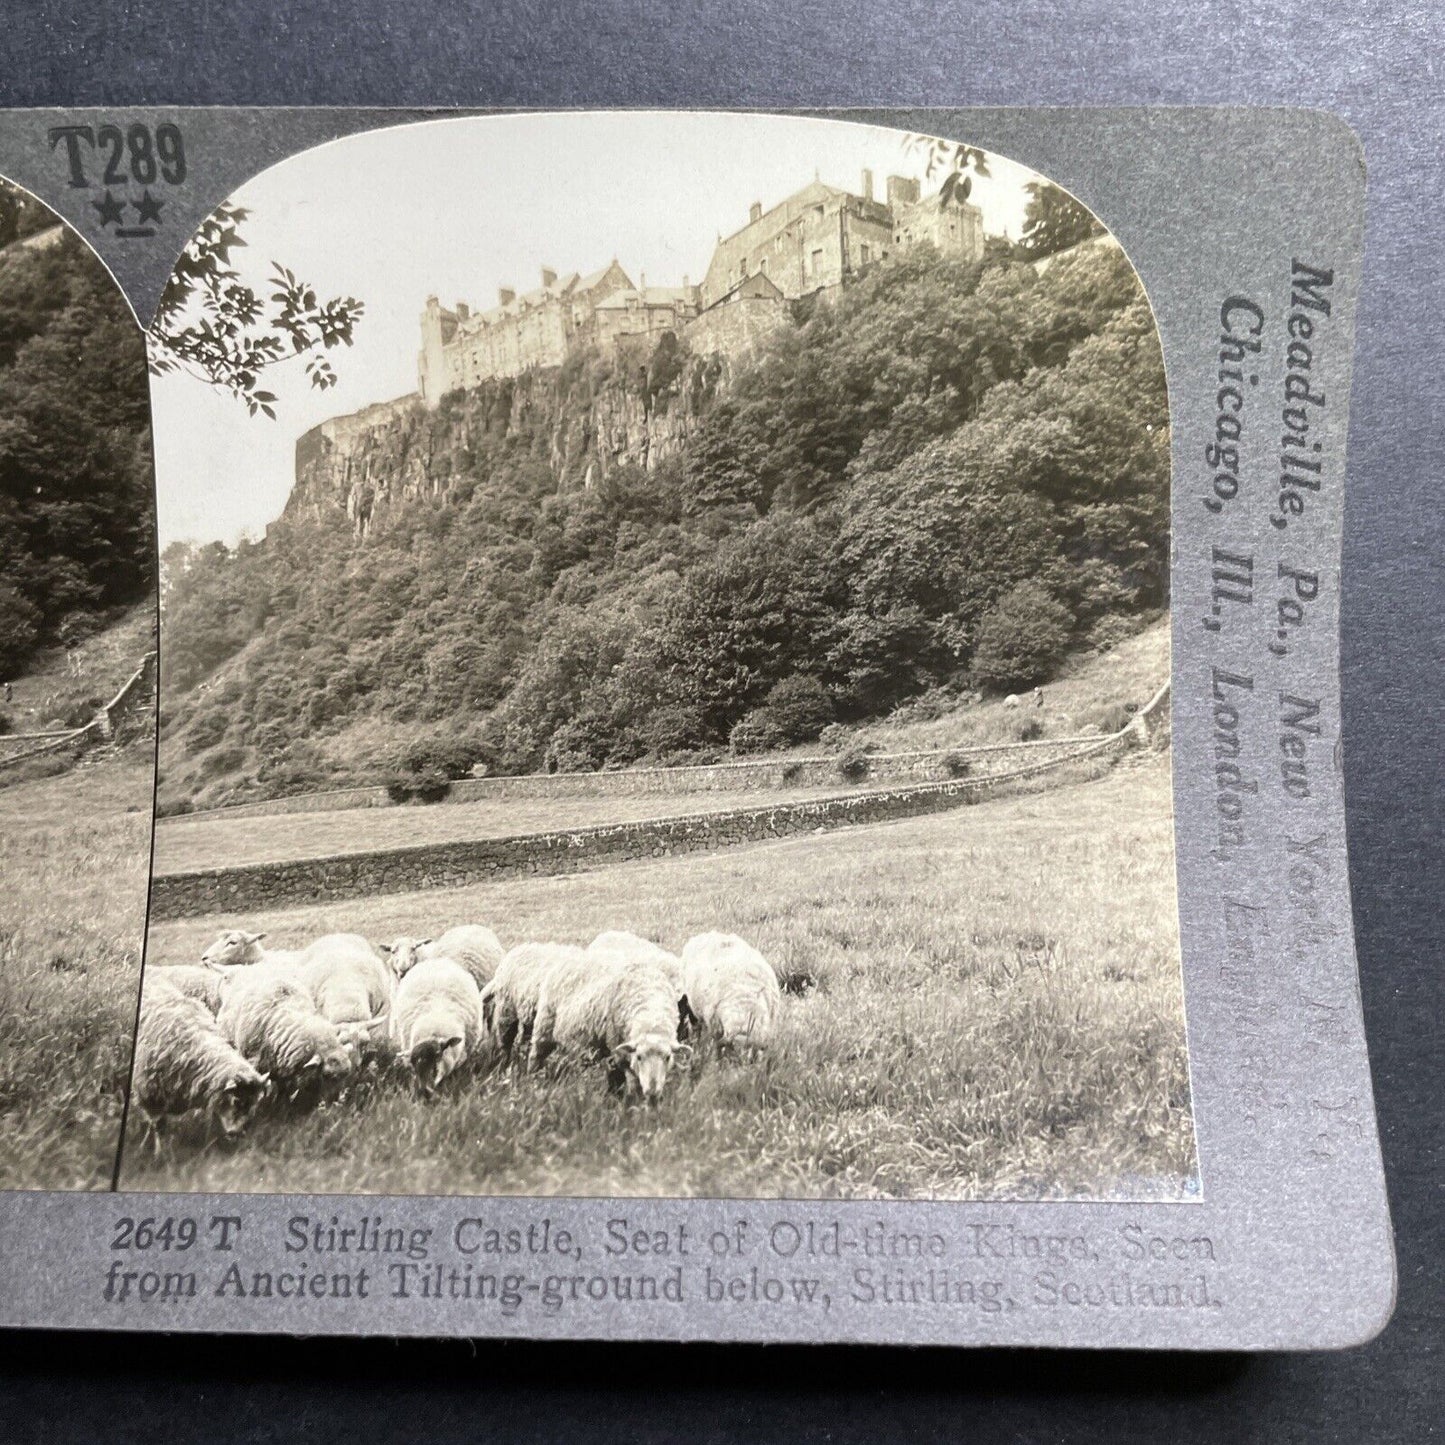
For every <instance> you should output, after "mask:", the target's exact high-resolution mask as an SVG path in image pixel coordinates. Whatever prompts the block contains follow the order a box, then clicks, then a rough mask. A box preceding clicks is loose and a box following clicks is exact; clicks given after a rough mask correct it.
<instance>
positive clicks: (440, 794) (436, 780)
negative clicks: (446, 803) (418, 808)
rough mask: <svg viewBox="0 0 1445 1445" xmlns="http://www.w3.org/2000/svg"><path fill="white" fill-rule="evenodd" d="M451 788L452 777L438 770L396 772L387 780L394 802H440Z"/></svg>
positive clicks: (389, 792)
mask: <svg viewBox="0 0 1445 1445" xmlns="http://www.w3.org/2000/svg"><path fill="white" fill-rule="evenodd" d="M451 790H452V783H451V779H450V778H448V777H446V776H445V775H444V774H442V773H437V772H424V773H394V774H393V775H392V776H391V777H390V778H389V779H387V782H386V796H387V797H388V798H390V799H391V801H392V802H393V803H440V802H441V801H442V799H443V798H445V797H446V796H447V794H448V793H450V792H451Z"/></svg>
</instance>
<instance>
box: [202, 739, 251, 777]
mask: <svg viewBox="0 0 1445 1445" xmlns="http://www.w3.org/2000/svg"><path fill="white" fill-rule="evenodd" d="M245 762H246V750H245V748H238V747H235V746H232V747H229V748H217V749H216V750H215V752H212V753H207V754H206V756H205V757H203V758H202V759H201V762H200V773H201V776H202V777H203V778H219V777H220V776H221V774H222V773H234V772H237V771H238V770H239V769H240V768H242V767H243V766H244V765H245Z"/></svg>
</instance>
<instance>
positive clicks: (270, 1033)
mask: <svg viewBox="0 0 1445 1445" xmlns="http://www.w3.org/2000/svg"><path fill="white" fill-rule="evenodd" d="M216 1022H217V1023H218V1024H219V1025H220V1027H221V1032H222V1033H223V1034H225V1035H226V1037H227V1038H228V1039H229V1040H230V1041H231V1043H232V1045H233V1046H234V1047H235V1048H237V1049H239V1050H240V1051H241V1053H243V1054H244V1055H245V1056H246V1057H247V1058H248V1059H249V1060H250V1061H251V1062H252V1063H253V1064H255V1065H256V1067H257V1068H258V1069H261V1070H263V1071H264V1072H266V1073H267V1074H269V1075H271V1076H273V1077H274V1078H275V1079H276V1080H277V1081H278V1082H281V1083H285V1084H286V1085H287V1086H288V1087H289V1088H290V1090H291V1095H292V1097H293V1098H294V1097H295V1096H296V1094H297V1093H299V1092H300V1091H301V1089H302V1088H303V1087H304V1086H306V1085H307V1084H309V1083H312V1082H314V1081H316V1080H318V1079H322V1080H334V1079H344V1078H345V1077H346V1076H347V1075H348V1074H350V1073H351V1071H352V1067H353V1063H352V1050H351V1049H350V1048H348V1047H347V1045H346V1044H345V1043H344V1042H343V1041H342V1039H341V1035H340V1034H339V1033H338V1031H337V1028H336V1025H335V1024H333V1023H332V1022H331V1021H330V1020H329V1019H327V1018H325V1017H323V1016H322V1014H321V1013H320V1012H319V1011H318V1009H317V1007H316V1002H315V1000H314V999H313V998H312V996H311V994H310V993H309V992H308V991H307V989H306V988H305V987H304V986H303V985H302V984H301V983H299V982H297V981H296V980H295V979H290V978H286V977H284V976H283V975H282V974H280V973H276V972H273V971H271V970H270V969H265V970H262V971H261V972H259V973H257V974H254V975H253V974H250V973H249V972H248V974H247V975H246V976H244V977H233V978H232V979H231V980H230V982H229V984H228V986H227V988H226V996H225V1000H224V1002H223V1003H222V1004H221V1011H220V1013H219V1014H218V1015H217V1016H216Z"/></svg>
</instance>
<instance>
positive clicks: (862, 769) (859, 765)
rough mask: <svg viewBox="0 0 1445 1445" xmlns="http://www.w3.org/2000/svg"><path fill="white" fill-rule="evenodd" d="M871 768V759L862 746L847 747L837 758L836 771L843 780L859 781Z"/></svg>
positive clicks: (848, 781) (849, 781)
mask: <svg viewBox="0 0 1445 1445" xmlns="http://www.w3.org/2000/svg"><path fill="white" fill-rule="evenodd" d="M872 770H873V760H872V759H871V758H870V757H869V756H868V754H867V753H866V752H864V751H863V749H862V748H858V747H854V748H849V749H848V751H847V752H846V753H844V754H843V755H842V757H840V758H839V759H838V773H839V776H840V777H842V779H843V781H844V782H847V783H861V782H862V781H863V780H864V778H866V777H867V776H868V774H869V773H870V772H871V771H872Z"/></svg>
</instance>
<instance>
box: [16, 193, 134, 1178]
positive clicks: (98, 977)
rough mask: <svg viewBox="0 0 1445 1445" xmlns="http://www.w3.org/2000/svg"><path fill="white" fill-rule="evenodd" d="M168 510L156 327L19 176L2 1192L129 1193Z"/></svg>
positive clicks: (92, 254)
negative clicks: (152, 339) (126, 1148)
mask: <svg viewBox="0 0 1445 1445" xmlns="http://www.w3.org/2000/svg"><path fill="white" fill-rule="evenodd" d="M155 578H156V570H155V499H154V482H153V470H152V462H151V434H150V398H149V393H148V389H147V378H146V352H145V344H144V340H143V337H142V333H141V329H140V327H139V326H138V325H137V323H136V320H135V318H134V316H133V315H132V313H131V310H130V307H129V305H128V303H127V301H126V298H125V297H124V295H122V293H121V291H120V288H119V287H118V286H117V285H116V283H115V281H114V279H113V278H112V277H111V275H110V273H109V272H108V271H107V270H106V268H105V266H104V265H103V264H102V263H101V261H100V260H99V258H98V257H97V256H96V255H95V253H94V252H93V251H92V250H91V249H90V247H89V246H87V245H86V243H85V242H84V241H82V240H81V239H80V237H79V236H78V235H77V234H76V232H75V231H74V230H73V229H72V228H71V227H70V226H69V225H68V224H67V223H66V222H64V221H62V220H61V219H60V217H59V216H57V215H56V214H55V213H54V212H53V211H51V210H50V209H49V208H48V207H46V206H45V205H43V204H42V203H41V202H40V201H39V200H37V199H36V198H35V197H34V196H32V195H30V194H29V193H28V192H26V191H24V190H22V189H21V188H20V187H18V186H14V185H11V184H10V183H9V182H7V181H3V180H0V877H3V879H4V885H5V886H4V892H3V897H0V1189H64V1190H77V1189H108V1188H110V1187H111V1183H112V1179H113V1176H114V1173H115V1168H116V1162H117V1154H118V1150H119V1145H120V1132H121V1117H122V1111H123V1108H124V1101H125V1094H126V1087H127V1084H128V1081H129V1076H130V1053H131V1038H132V1035H133V1033H134V1031H135V1014H136V1000H137V995H138V992H139V987H140V960H141V946H142V941H143V936H144V929H145V914H146V889H147V884H148V867H149V862H150V839H151V806H152V794H153V788H154V781H155V726H154V720H155V678H156V672H155V661H156V641H155V629H156V591H155Z"/></svg>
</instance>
